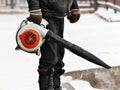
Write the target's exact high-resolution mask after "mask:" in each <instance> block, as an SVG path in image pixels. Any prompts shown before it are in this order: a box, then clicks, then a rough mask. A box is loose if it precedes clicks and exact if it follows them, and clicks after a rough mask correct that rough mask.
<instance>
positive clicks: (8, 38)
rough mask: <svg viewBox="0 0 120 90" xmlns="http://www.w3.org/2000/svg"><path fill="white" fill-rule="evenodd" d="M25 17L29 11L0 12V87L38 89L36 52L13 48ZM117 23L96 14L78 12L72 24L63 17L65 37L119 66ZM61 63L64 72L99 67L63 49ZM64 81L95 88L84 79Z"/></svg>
mask: <svg viewBox="0 0 120 90" xmlns="http://www.w3.org/2000/svg"><path fill="white" fill-rule="evenodd" d="M114 16H115V15H114ZM26 17H28V14H1V15H0V32H1V33H0V41H1V43H0V57H1V60H0V90H38V83H37V80H38V73H37V67H38V63H39V57H38V56H36V55H35V54H29V53H26V52H23V51H15V47H16V42H15V33H16V29H17V27H18V25H19V23H20V22H21V21H22V20H23V19H25V18H26ZM118 19H119V17H118ZM119 24H120V23H119V22H115V23H108V22H105V21H104V20H102V19H100V18H99V17H97V16H96V15H95V14H85V15H81V19H80V20H79V21H78V22H77V23H75V24H71V23H69V21H68V20H67V19H65V32H64V33H65V34H64V37H65V39H66V40H68V41H70V42H72V43H74V44H76V45H78V46H80V47H82V48H84V49H85V50H87V51H89V52H91V53H93V54H94V55H96V56H98V57H99V58H101V59H102V60H103V61H104V62H106V63H107V64H109V65H111V66H118V65H120V60H119V59H120V57H119V56H120V30H119V29H120V25H119ZM64 62H65V67H64V68H65V70H66V72H69V71H74V70H84V69H89V68H98V67H100V66H97V65H95V64H92V63H90V62H88V61H86V60H85V59H83V58H81V57H78V56H77V55H75V54H73V53H71V52H69V51H68V50H66V51H65V57H64ZM66 81H67V80H66ZM63 82H64V80H63ZM67 82H69V83H70V84H72V85H73V86H74V88H75V90H80V89H82V90H88V89H89V90H97V89H93V88H92V87H91V86H90V85H89V83H88V82H85V81H80V80H79V81H78V80H74V81H72V80H68V81H67Z"/></svg>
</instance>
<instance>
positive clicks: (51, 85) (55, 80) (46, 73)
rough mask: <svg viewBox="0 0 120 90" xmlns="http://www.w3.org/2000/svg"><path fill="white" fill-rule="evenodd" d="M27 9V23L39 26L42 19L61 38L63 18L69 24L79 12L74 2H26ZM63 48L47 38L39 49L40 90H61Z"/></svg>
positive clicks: (59, 0)
mask: <svg viewBox="0 0 120 90" xmlns="http://www.w3.org/2000/svg"><path fill="white" fill-rule="evenodd" d="M27 1H28V7H29V12H30V16H29V18H28V19H29V21H32V22H34V23H36V24H40V23H41V20H42V18H44V19H46V20H47V21H48V23H49V24H48V26H47V28H48V29H49V30H52V31H53V32H54V33H55V34H57V35H59V36H60V37H62V38H63V32H64V17H65V16H67V19H68V20H69V21H70V22H71V23H75V22H77V21H78V20H79V17H80V11H79V8H78V4H77V1H76V0H27ZM63 57H64V48H63V47H61V46H60V45H59V44H57V43H55V42H54V41H53V40H52V39H51V38H48V39H47V40H46V41H45V43H44V45H43V46H42V47H41V58H40V61H39V67H38V72H39V81H38V82H39V87H40V90H62V88H61V86H60V84H61V82H60V76H61V75H62V74H63V73H64V71H65V70H63V69H62V68H63V67H64V63H63V61H62V59H63Z"/></svg>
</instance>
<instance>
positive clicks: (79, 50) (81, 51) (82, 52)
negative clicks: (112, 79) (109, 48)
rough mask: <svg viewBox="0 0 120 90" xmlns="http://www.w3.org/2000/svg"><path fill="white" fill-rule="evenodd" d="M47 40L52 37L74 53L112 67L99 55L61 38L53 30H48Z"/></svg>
mask: <svg viewBox="0 0 120 90" xmlns="http://www.w3.org/2000/svg"><path fill="white" fill-rule="evenodd" d="M45 38H46V40H47V39H48V38H51V39H52V40H54V41H55V42H56V43H59V44H60V45H62V46H63V47H64V48H66V49H68V50H70V51H71V52H72V53H74V54H76V55H78V56H80V57H82V58H84V59H86V60H88V61H90V62H92V63H94V64H97V65H100V66H102V67H104V68H107V69H110V68H111V66H109V65H107V64H106V63H105V62H103V61H102V60H101V59H99V58H98V57H96V56H95V55H93V54H91V53H90V52H88V51H86V50H84V49H82V48H81V47H79V46H77V45H75V44H72V43H70V42H68V41H67V40H64V39H63V38H61V37H60V36H58V35H56V34H54V33H53V32H52V31H50V30H49V31H48V33H47V35H46V37H45Z"/></svg>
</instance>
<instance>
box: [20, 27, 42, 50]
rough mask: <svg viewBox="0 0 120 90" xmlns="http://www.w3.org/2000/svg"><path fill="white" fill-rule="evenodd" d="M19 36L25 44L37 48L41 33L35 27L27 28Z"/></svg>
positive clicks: (27, 46)
mask: <svg viewBox="0 0 120 90" xmlns="http://www.w3.org/2000/svg"><path fill="white" fill-rule="evenodd" d="M19 37H20V40H21V43H22V44H23V46H24V47H26V48H30V49H32V48H35V47H36V46H37V45H38V44H39V42H40V38H41V36H40V35H39V33H38V32H37V31H36V30H34V29H28V30H25V31H24V32H23V33H22V34H20V36H19Z"/></svg>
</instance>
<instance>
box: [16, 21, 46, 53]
mask: <svg viewBox="0 0 120 90" xmlns="http://www.w3.org/2000/svg"><path fill="white" fill-rule="evenodd" d="M47 32H48V30H47V29H46V28H44V27H43V24H42V26H40V25H37V24H35V23H32V22H29V23H28V21H27V23H26V21H23V22H22V23H21V24H20V26H19V28H18V30H17V33H16V42H17V46H18V47H19V48H20V49H22V50H24V51H26V52H30V53H32V52H38V51H39V49H40V46H41V45H42V43H43V42H44V40H45V39H44V37H45V35H46V34H47Z"/></svg>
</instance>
